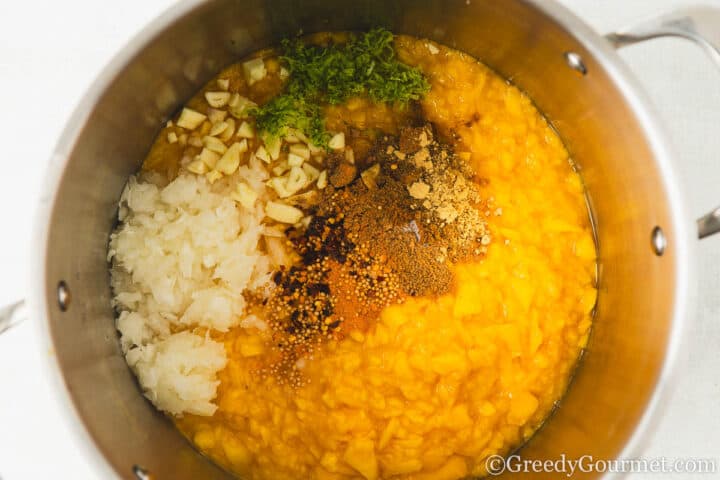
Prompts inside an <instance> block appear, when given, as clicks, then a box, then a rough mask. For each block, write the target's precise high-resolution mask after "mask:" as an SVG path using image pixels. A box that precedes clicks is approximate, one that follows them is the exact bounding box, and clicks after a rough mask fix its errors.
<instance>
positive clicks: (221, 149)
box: [203, 135, 227, 154]
mask: <svg viewBox="0 0 720 480" xmlns="http://www.w3.org/2000/svg"><path fill="white" fill-rule="evenodd" d="M203 145H205V148H207V149H208V150H212V151H213V152H217V153H220V154H223V153H225V152H227V146H226V145H225V144H224V143H223V142H222V140H220V139H218V138H215V137H211V136H209V135H206V136H204V137H203Z"/></svg>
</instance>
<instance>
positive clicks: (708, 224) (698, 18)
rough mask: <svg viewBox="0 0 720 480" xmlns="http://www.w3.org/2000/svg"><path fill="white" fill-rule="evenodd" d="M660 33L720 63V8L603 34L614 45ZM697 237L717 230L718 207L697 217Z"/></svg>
mask: <svg viewBox="0 0 720 480" xmlns="http://www.w3.org/2000/svg"><path fill="white" fill-rule="evenodd" d="M660 37H680V38H684V39H686V40H690V41H692V42H694V43H695V44H696V45H699V46H700V47H702V49H703V50H705V52H706V53H707V54H708V55H709V56H710V58H712V59H713V60H714V61H715V63H716V64H717V65H718V67H720V8H717V7H711V6H693V7H686V8H679V9H677V10H672V11H670V12H667V13H663V14H660V15H657V16H654V17H651V18H648V19H646V20H642V21H640V22H638V23H636V24H634V25H632V26H630V27H627V28H624V29H621V30H619V31H617V32H613V33H609V34H607V35H605V38H606V39H607V40H608V41H609V42H610V43H611V44H612V45H613V47H615V48H622V47H625V46H627V45H633V44H635V43H639V42H643V41H645V40H651V39H653V38H660ZM697 227H698V238H705V237H709V236H710V235H713V234H715V233H718V232H720V207H718V208H716V209H715V210H713V211H711V212H710V213H708V214H707V215H705V216H703V217H702V218H700V219H698V220H697Z"/></svg>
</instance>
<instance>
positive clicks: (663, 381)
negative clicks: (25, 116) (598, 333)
mask: <svg viewBox="0 0 720 480" xmlns="http://www.w3.org/2000/svg"><path fill="white" fill-rule="evenodd" d="M522 1H524V2H525V3H527V4H529V5H531V6H533V7H534V8H536V9H537V10H538V11H540V12H542V13H543V14H545V15H546V16H547V17H548V18H550V19H552V20H554V21H555V22H557V23H558V24H560V25H562V26H563V27H564V28H565V29H566V30H567V31H568V33H570V34H571V35H572V36H573V37H575V38H576V39H577V40H578V41H579V43H580V44H582V46H583V48H585V49H586V51H588V52H589V53H590V54H591V55H592V56H593V57H595V59H596V60H597V61H598V63H599V64H600V65H601V66H602V68H603V69H604V71H605V73H606V74H607V75H608V77H610V78H611V80H612V81H613V83H614V84H615V85H616V87H617V88H618V89H619V90H620V91H621V92H622V95H623V97H624V99H625V101H626V102H627V103H628V105H629V106H630V107H631V109H632V111H633V112H634V113H635V115H636V117H637V119H638V122H639V123H640V124H641V125H642V127H643V130H644V132H645V134H646V137H647V139H648V143H649V145H650V147H651V150H652V152H653V157H654V160H655V162H656V164H657V166H658V168H659V170H660V172H661V174H662V175H661V176H662V180H663V184H664V188H665V196H666V198H667V200H668V203H669V207H670V214H671V225H666V226H665V227H664V228H665V229H666V232H671V233H672V234H671V235H669V236H670V238H672V239H674V245H671V248H672V247H674V249H675V252H674V253H675V255H674V261H675V272H676V274H675V275H676V290H675V293H676V295H675V302H674V305H673V320H672V327H671V329H670V334H669V339H668V344H667V347H666V350H665V357H664V360H663V363H662V366H661V367H660V373H659V376H658V380H657V382H656V385H655V389H654V391H653V394H652V396H651V398H650V399H649V401H648V403H647V406H646V408H645V411H644V413H643V415H642V417H641V418H640V420H639V421H638V424H637V426H636V427H635V430H634V431H633V433H632V435H631V436H630V438H629V439H628V440H627V442H626V444H625V446H624V447H623V449H622V451H621V452H620V454H619V455H618V458H626V459H628V458H634V456H635V455H638V454H639V453H641V451H642V447H643V443H644V441H645V440H647V438H648V437H649V436H650V435H651V434H652V433H653V432H654V431H655V430H656V428H657V426H658V424H659V423H660V422H659V419H660V418H661V417H660V414H661V413H662V411H663V409H665V408H666V407H667V404H668V400H669V398H670V395H671V393H672V385H673V383H674V381H675V377H676V375H677V370H678V369H677V368H676V367H677V364H678V361H677V357H678V355H679V352H680V350H681V348H682V345H683V344H684V342H685V338H684V337H685V335H684V332H686V330H687V329H685V328H684V326H685V323H687V321H690V320H691V319H692V317H693V314H694V309H695V296H696V289H695V283H696V278H695V274H694V273H695V272H694V270H695V258H694V249H695V246H694V245H695V240H696V239H695V238H694V236H693V233H694V232H695V230H694V229H693V227H694V223H692V220H691V219H692V217H691V216H690V215H689V214H688V209H687V208H686V205H685V200H684V198H685V197H684V196H683V194H682V193H683V192H682V190H683V189H682V188H681V185H680V181H679V177H678V176H677V175H676V173H675V167H674V165H673V159H674V158H676V157H675V155H674V153H673V151H672V148H671V146H670V144H669V141H668V140H667V139H668V138H669V137H668V136H667V134H666V132H665V129H664V127H663V126H662V125H661V122H660V121H659V119H658V116H657V114H656V113H655V109H654V108H653V107H652V106H651V102H650V101H649V99H648V98H647V95H646V93H645V91H644V89H643V88H642V87H641V86H640V85H639V83H638V82H637V81H636V79H635V77H634V75H633V74H632V73H631V72H630V70H629V68H628V67H627V65H626V64H625V62H624V61H623V60H622V59H621V57H620V56H619V55H618V54H617V52H616V50H615V49H614V48H612V46H611V45H610V43H609V42H608V41H607V40H606V39H605V38H603V37H602V36H601V35H599V34H598V33H597V32H595V31H594V30H593V29H592V28H591V27H589V26H588V25H587V24H586V23H585V22H584V21H583V20H582V19H581V18H580V17H578V16H577V15H575V14H574V13H572V12H571V11H570V10H568V9H567V8H566V7H564V6H563V5H561V4H559V3H558V2H557V0H549V1H548V0H522ZM205 2H206V0H180V1H178V2H177V3H176V4H174V5H172V6H171V7H169V8H167V9H165V10H164V11H163V12H161V13H160V14H159V15H158V16H157V17H156V18H155V19H153V20H152V21H151V22H150V23H148V24H147V25H146V26H144V27H143V28H142V29H141V30H140V31H139V32H137V33H136V34H135V35H134V36H133V37H132V38H131V39H130V40H129V41H128V42H127V44H126V45H125V46H124V47H122V48H121V50H119V51H118V52H117V53H115V54H114V55H113V57H112V59H111V60H110V61H109V62H108V63H107V64H106V66H105V67H103V69H102V70H101V72H100V74H99V75H98V77H97V78H96V79H95V81H94V82H93V83H92V84H91V86H90V87H89V89H88V90H87V91H86V93H85V94H84V95H83V97H82V99H81V100H80V102H79V103H78V105H77V106H76V107H75V109H74V111H73V113H72V115H71V116H70V117H69V119H68V121H67V122H66V126H65V128H64V129H63V131H62V133H61V135H60V136H59V140H58V142H57V144H56V146H55V148H54V150H53V153H52V155H51V158H50V160H49V163H48V166H47V173H46V176H45V181H44V184H43V188H42V190H41V191H42V192H43V194H42V196H41V198H40V200H39V202H38V205H37V211H36V215H35V225H34V231H33V240H32V250H31V251H33V252H42V254H40V255H33V256H31V264H30V275H29V279H30V285H29V286H28V290H27V291H28V297H27V298H28V305H29V312H30V316H31V317H32V318H33V319H34V320H33V322H32V323H33V325H34V328H35V329H36V334H37V337H38V338H39V339H40V340H41V341H40V343H39V349H40V350H39V352H40V354H41V356H42V357H43V358H45V361H44V363H45V371H46V372H47V373H46V377H47V379H48V381H49V382H50V383H52V384H53V385H54V387H55V390H56V391H58V395H57V398H58V402H59V404H60V406H61V407H62V409H63V410H65V411H68V412H72V414H71V415H67V416H65V417H64V419H65V423H66V425H67V426H68V429H69V430H70V431H72V432H73V441H74V442H75V443H79V444H82V447H81V452H82V453H83V454H84V456H85V458H87V459H88V463H89V464H90V465H91V467H93V468H94V469H95V470H96V471H97V472H98V473H101V477H100V478H119V477H120V473H119V472H118V471H116V470H115V469H114V468H113V466H112V465H111V464H110V463H109V462H108V460H107V459H106V458H105V456H104V455H103V454H102V452H101V451H100V449H99V447H98V446H97V444H96V443H95V442H94V441H93V438H92V435H91V434H90V432H89V431H88V429H87V428H86V427H85V424H84V422H83V419H82V417H81V415H80V413H79V411H78V410H77V408H76V406H75V404H74V402H73V400H72V396H71V395H70V392H69V389H68V385H67V383H66V382H65V378H64V375H63V372H62V370H61V368H60V364H59V363H58V362H57V361H56V360H55V355H54V345H53V341H52V337H51V335H50V328H49V325H48V318H49V311H50V308H55V301H54V296H53V295H50V294H49V292H48V291H47V290H46V286H47V285H48V283H47V282H48V277H47V270H46V268H45V267H46V260H47V257H48V256H49V253H50V248H51V246H50V245H49V244H48V234H49V226H50V220H51V218H52V212H53V207H54V204H55V200H56V197H57V195H58V189H59V186H60V183H61V181H62V179H63V176H64V174H65V167H66V165H67V163H68V162H69V159H70V154H71V153H72V150H73V147H74V146H75V144H76V142H77V139H78V137H79V134H80V132H81V131H82V128H83V126H84V125H85V123H86V121H87V119H88V117H89V115H90V113H91V112H92V110H93V108H94V106H95V105H96V104H97V102H98V100H99V99H100V98H101V96H102V95H103V94H104V92H105V91H106V90H107V89H108V87H109V86H110V85H111V83H112V82H113V80H114V79H115V78H116V76H117V75H118V74H119V73H120V72H121V71H122V70H123V69H124V68H126V67H127V65H128V64H129V63H130V62H131V61H132V59H133V58H135V56H136V55H138V54H139V52H140V51H141V50H142V49H143V48H145V47H146V46H147V44H148V43H149V42H150V41H152V39H154V38H155V37H157V36H158V35H159V34H161V33H162V32H163V31H165V30H166V29H167V28H168V27H170V26H171V25H172V24H174V23H175V22H177V21H178V20H180V19H181V18H182V17H184V16H185V15H187V14H189V13H191V12H192V11H193V10H194V9H196V8H197V7H199V6H201V5H202V4H204V3H205ZM648 240H649V237H648ZM38 287H39V288H38ZM571 388H572V387H571ZM130 467H131V466H130V465H128V473H130ZM618 476H620V474H619V473H615V474H606V475H605V477H604V478H617V477H618Z"/></svg>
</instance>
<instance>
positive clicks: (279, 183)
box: [267, 177, 292, 198]
mask: <svg viewBox="0 0 720 480" xmlns="http://www.w3.org/2000/svg"><path fill="white" fill-rule="evenodd" d="M286 180H287V179H286V178H284V177H275V178H272V179H270V180H269V181H268V183H267V185H268V187H270V188H272V189H273V190H275V193H277V194H278V197H280V198H287V197H289V196H290V195H292V193H290V192H288V191H287V188H285V181H286Z"/></svg>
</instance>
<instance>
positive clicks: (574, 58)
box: [565, 52, 587, 75]
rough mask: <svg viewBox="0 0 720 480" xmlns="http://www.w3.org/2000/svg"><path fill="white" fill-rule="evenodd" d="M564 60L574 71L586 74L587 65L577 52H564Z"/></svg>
mask: <svg viewBox="0 0 720 480" xmlns="http://www.w3.org/2000/svg"><path fill="white" fill-rule="evenodd" d="M565 61H566V62H567V64H568V66H569V67H570V68H572V69H573V70H575V71H576V72H580V74H581V75H587V67H586V66H585V62H583V59H582V57H581V56H580V55H579V54H577V53H575V52H565Z"/></svg>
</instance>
